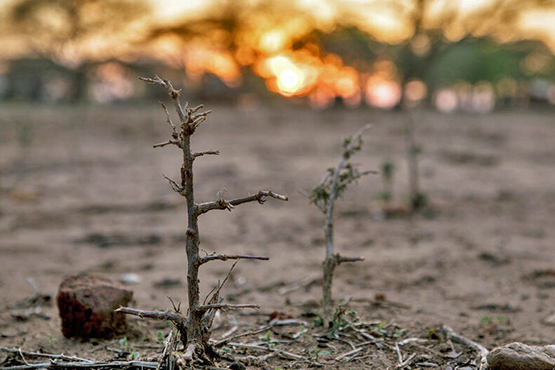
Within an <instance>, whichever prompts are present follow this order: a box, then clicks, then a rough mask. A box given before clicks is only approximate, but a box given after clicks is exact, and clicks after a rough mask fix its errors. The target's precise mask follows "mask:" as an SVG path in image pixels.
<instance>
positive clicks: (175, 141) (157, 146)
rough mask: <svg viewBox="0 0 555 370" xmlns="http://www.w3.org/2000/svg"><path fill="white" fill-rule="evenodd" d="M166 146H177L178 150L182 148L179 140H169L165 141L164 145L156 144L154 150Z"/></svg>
mask: <svg viewBox="0 0 555 370" xmlns="http://www.w3.org/2000/svg"><path fill="white" fill-rule="evenodd" d="M166 145H175V146H177V147H178V148H181V142H180V141H179V140H168V141H164V142H163V143H158V144H154V145H153V146H152V147H153V148H162V147H164V146H166Z"/></svg>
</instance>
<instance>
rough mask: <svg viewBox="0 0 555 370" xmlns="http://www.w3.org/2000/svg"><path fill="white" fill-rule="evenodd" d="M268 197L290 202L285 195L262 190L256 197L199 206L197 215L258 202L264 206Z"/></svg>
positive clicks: (218, 201)
mask: <svg viewBox="0 0 555 370" xmlns="http://www.w3.org/2000/svg"><path fill="white" fill-rule="evenodd" d="M268 197H271V198H274V199H278V200H283V201H287V200H288V198H287V197H286V196H285V195H281V194H277V193H274V192H273V191H271V190H270V191H265V190H260V191H259V192H258V193H256V194H254V195H249V196H248V197H243V198H236V199H232V200H224V199H218V200H215V201H213V202H205V203H201V204H198V205H197V214H198V215H199V216H200V215H202V214H203V213H206V212H208V211H212V210H214V209H222V210H223V209H227V210H230V211H231V209H232V208H233V207H235V206H238V205H240V204H243V203H248V202H254V201H257V202H258V203H260V204H264V202H266V200H267V198H268ZM230 206H231V207H230Z"/></svg>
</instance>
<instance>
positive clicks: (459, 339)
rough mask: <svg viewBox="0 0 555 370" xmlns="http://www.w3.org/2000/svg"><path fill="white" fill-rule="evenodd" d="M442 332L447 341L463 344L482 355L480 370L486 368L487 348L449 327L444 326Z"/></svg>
mask: <svg viewBox="0 0 555 370" xmlns="http://www.w3.org/2000/svg"><path fill="white" fill-rule="evenodd" d="M441 330H442V331H443V333H444V334H445V337H447V339H450V340H452V341H453V342H457V343H460V344H463V345H465V346H467V347H468V348H470V349H472V350H473V351H475V352H477V353H478V354H479V355H480V363H481V365H480V368H484V367H485V366H486V364H487V356H488V353H489V351H488V349H487V348H486V347H484V346H482V345H481V344H478V343H476V342H474V341H472V340H470V339H468V338H465V337H463V336H461V335H459V334H457V333H455V331H454V330H453V329H451V328H450V327H449V326H447V325H443V328H441Z"/></svg>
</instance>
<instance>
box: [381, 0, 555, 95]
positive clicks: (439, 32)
mask: <svg viewBox="0 0 555 370" xmlns="http://www.w3.org/2000/svg"><path fill="white" fill-rule="evenodd" d="M383 4H384V6H388V7H389V8H390V9H392V12H393V14H396V15H395V16H396V17H397V18H398V19H401V20H402V23H403V24H404V25H405V27H406V29H407V32H408V37H406V38H405V39H404V41H402V42H401V43H399V44H398V45H391V46H390V47H389V48H388V51H387V52H386V54H389V56H391V57H392V58H393V59H394V61H395V63H396V65H397V67H398V70H399V78H400V83H401V86H402V87H403V90H404V87H405V86H406V84H407V83H408V82H410V81H411V80H415V79H416V80H422V81H425V82H426V83H427V84H428V85H429V87H431V89H430V90H433V89H434V88H436V87H438V84H440V83H445V82H449V83H452V82H454V81H453V78H454V77H455V76H457V77H460V78H461V79H463V80H466V81H468V82H472V83H475V82H478V81H479V80H486V81H490V82H494V80H496V79H500V78H501V77H504V76H510V77H517V76H518V75H519V74H520V72H519V67H518V63H519V61H520V58H522V57H524V56H525V54H526V53H523V52H522V50H518V51H517V50H515V49H513V50H511V49H510V48H506V47H504V48H502V49H501V48H497V47H495V46H494V43H502V42H504V43H507V42H515V41H518V40H519V39H521V38H522V34H521V33H519V22H520V20H521V17H522V16H523V15H524V14H526V13H527V12H529V11H537V10H543V11H545V10H553V9H555V1H553V0H529V1H520V0H492V1H483V2H482V3H476V4H475V7H474V8H471V9H464V7H463V5H464V4H463V3H461V2H438V1H434V0H413V1H412V2H408V3H405V4H408V5H405V6H403V5H401V4H402V3H400V2H398V1H391V0H389V1H388V0H385V1H384V2H383ZM476 40H481V41H479V42H474V41H476ZM487 40H490V41H487ZM492 41H493V42H492ZM533 50H534V49H530V50H528V52H531V51H533ZM440 62H441V68H442V70H443V72H445V70H446V69H449V72H448V73H452V75H451V78H447V79H446V78H438V73H435V70H436V69H437V68H438V67H439V63H440ZM449 66H450V67H449ZM432 74H434V76H432ZM440 74H441V73H440ZM443 76H444V77H445V76H446V74H445V73H443Z"/></svg>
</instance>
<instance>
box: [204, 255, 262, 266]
mask: <svg viewBox="0 0 555 370" xmlns="http://www.w3.org/2000/svg"><path fill="white" fill-rule="evenodd" d="M238 259H245V260H262V261H268V260H269V259H270V258H269V257H262V256H249V255H242V254H209V255H208V256H205V257H201V259H200V262H199V263H200V264H201V265H202V264H205V263H206V262H210V261H217V260H219V261H227V260H238Z"/></svg>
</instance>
